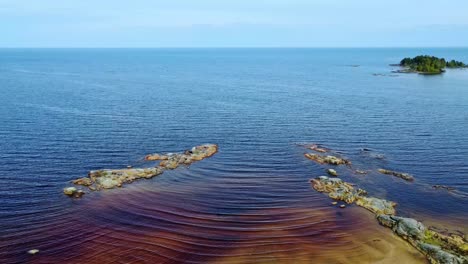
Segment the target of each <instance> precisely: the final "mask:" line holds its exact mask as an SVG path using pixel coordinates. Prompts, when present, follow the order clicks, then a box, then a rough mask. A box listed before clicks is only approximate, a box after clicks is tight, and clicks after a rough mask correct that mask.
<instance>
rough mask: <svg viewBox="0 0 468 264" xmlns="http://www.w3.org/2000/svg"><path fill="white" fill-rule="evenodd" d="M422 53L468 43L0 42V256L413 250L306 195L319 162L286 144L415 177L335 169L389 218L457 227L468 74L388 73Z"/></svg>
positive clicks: (357, 213)
mask: <svg viewBox="0 0 468 264" xmlns="http://www.w3.org/2000/svg"><path fill="white" fill-rule="evenodd" d="M419 54H431V55H436V56H442V57H446V58H450V59H456V60H462V61H465V62H468V49H108V50H106V49H1V50H0V181H1V184H0V226H1V228H0V262H1V263H24V262H31V263H93V262H94V263H114V262H115V263H141V262H149V263H177V262H186V263H210V262H211V263H220V262H223V263H302V262H310V261H315V262H317V263H374V262H377V261H382V263H385V262H386V261H387V262H388V263H392V262H394V261H395V260H400V259H402V258H404V259H406V260H407V261H408V262H410V261H412V262H416V263H424V262H425V259H424V258H423V257H422V256H421V255H420V254H419V253H417V252H416V251H415V250H414V249H412V248H411V247H410V246H408V245H407V244H405V243H404V242H403V241H401V240H400V239H398V238H396V237H395V236H393V235H392V234H391V232H390V231H389V230H387V229H385V228H383V227H380V226H378V224H377V222H376V221H375V220H374V219H373V217H372V215H371V214H370V213H368V212H367V211H366V210H365V209H362V208H359V207H356V206H354V205H353V206H348V207H347V208H345V209H340V208H336V207H333V206H331V205H330V202H331V201H330V199H329V198H327V197H326V196H325V195H323V194H320V193H317V192H316V191H314V190H313V189H312V188H311V187H310V184H309V183H308V180H309V179H310V178H313V177H316V176H319V175H322V174H324V167H321V166H319V165H317V164H315V163H313V162H311V161H309V160H306V159H305V158H304V157H303V154H304V152H305V151H306V150H305V149H304V148H301V147H299V146H297V145H296V144H297V143H310V142H316V143H323V144H324V145H325V146H326V147H329V148H332V149H334V150H336V151H340V152H341V153H343V154H344V155H345V156H346V157H348V158H350V159H351V160H352V161H353V163H354V164H355V166H356V168H360V169H377V168H380V167H384V168H388V169H393V170H397V171H404V172H409V173H411V174H413V175H414V176H415V178H416V181H415V182H414V183H406V182H404V181H402V180H400V179H397V178H393V177H390V176H387V175H380V174H377V173H370V174H368V175H353V174H351V173H350V171H349V170H347V169H345V168H339V169H338V171H339V172H340V173H341V174H342V178H343V179H345V180H347V181H350V182H354V183H357V184H359V185H360V186H361V187H363V188H365V189H367V190H368V191H369V193H370V194H371V195H372V196H376V197H382V198H387V199H389V200H393V201H396V202H398V204H399V205H398V208H397V210H398V214H399V215H402V216H409V217H414V218H417V219H418V220H421V221H423V223H425V224H427V225H435V226H437V227H439V228H442V229H444V228H446V229H448V230H451V231H456V230H459V231H461V232H464V233H468V221H467V219H468V200H467V199H468V70H449V71H447V72H446V73H445V74H443V75H438V76H421V75H414V74H396V75H395V74H391V70H392V69H393V68H392V67H390V66H389V64H392V63H398V62H399V61H400V59H401V58H403V57H408V56H416V55H419ZM351 65H360V66H359V67H352V66H351ZM374 74H384V76H380V75H378V76H375V75H374ZM202 143H217V144H219V148H220V151H219V153H218V154H216V155H215V156H213V157H211V158H209V159H206V160H203V161H200V162H198V163H195V164H193V165H192V166H191V167H190V168H188V169H187V168H179V169H177V170H175V171H170V172H166V173H164V174H163V175H161V176H159V177H156V178H153V179H151V180H143V181H139V182H135V183H133V184H131V185H126V186H125V187H124V188H122V189H118V190H110V191H104V192H100V193H91V194H87V195H85V196H84V197H83V198H82V199H80V200H73V199H69V198H68V197H65V196H64V195H63V193H62V188H64V187H66V186H69V185H70V183H69V181H70V180H72V179H75V178H78V177H81V176H84V175H86V174H87V172H88V171H89V170H93V169H100V168H121V167H125V166H127V165H134V166H136V167H139V166H145V163H144V162H143V160H142V159H143V157H144V156H145V155H146V154H148V153H154V152H177V151H182V150H184V149H187V148H191V147H192V146H195V145H199V144H202ZM360 148H370V149H372V150H373V152H372V153H376V154H384V155H385V157H386V158H385V159H383V160H380V159H375V158H374V157H372V155H367V154H363V153H361V152H360V151H359V149H360ZM435 184H442V185H447V186H450V187H454V188H456V191H454V192H452V193H449V192H447V191H444V190H434V189H432V187H431V186H432V185H435ZM33 248H37V249H40V253H39V254H37V255H35V256H31V255H28V254H27V253H26V251H28V250H30V249H33Z"/></svg>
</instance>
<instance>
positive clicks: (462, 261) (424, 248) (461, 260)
mask: <svg viewBox="0 0 468 264" xmlns="http://www.w3.org/2000/svg"><path fill="white" fill-rule="evenodd" d="M417 248H418V249H419V250H420V251H421V252H422V253H424V255H426V257H427V258H428V259H429V260H430V261H431V263H441V264H442V263H444V264H446V263H447V264H466V263H468V258H467V257H466V256H456V255H454V254H451V253H449V252H447V251H444V250H443V249H442V248H440V247H439V246H436V245H432V244H427V243H419V244H418V245H417Z"/></svg>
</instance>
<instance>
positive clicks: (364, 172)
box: [355, 170, 367, 174]
mask: <svg viewBox="0 0 468 264" xmlns="http://www.w3.org/2000/svg"><path fill="white" fill-rule="evenodd" d="M355 172H356V173H357V174H367V171H364V170H355Z"/></svg>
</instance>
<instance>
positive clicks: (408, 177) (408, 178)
mask: <svg viewBox="0 0 468 264" xmlns="http://www.w3.org/2000/svg"><path fill="white" fill-rule="evenodd" d="M378 171H379V172H380V173H382V174H387V175H393V176H395V177H399V178H402V179H403V180H406V181H413V180H414V177H413V176H412V175H411V174H408V173H401V172H396V171H391V170H385V169H379V170H378Z"/></svg>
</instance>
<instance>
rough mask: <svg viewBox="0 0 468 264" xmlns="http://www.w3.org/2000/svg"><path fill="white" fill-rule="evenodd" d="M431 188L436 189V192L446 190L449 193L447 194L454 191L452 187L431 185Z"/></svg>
mask: <svg viewBox="0 0 468 264" xmlns="http://www.w3.org/2000/svg"><path fill="white" fill-rule="evenodd" d="M432 188H434V189H436V190H440V189H444V190H447V191H449V192H451V191H454V190H455V188H454V187H449V186H445V185H433V186H432Z"/></svg>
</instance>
